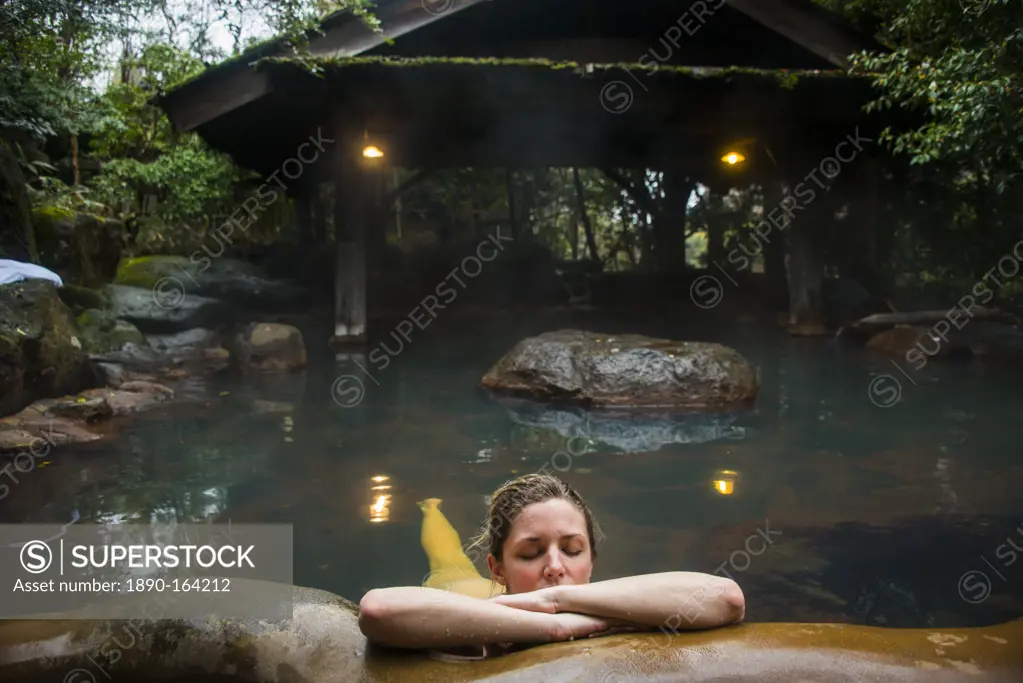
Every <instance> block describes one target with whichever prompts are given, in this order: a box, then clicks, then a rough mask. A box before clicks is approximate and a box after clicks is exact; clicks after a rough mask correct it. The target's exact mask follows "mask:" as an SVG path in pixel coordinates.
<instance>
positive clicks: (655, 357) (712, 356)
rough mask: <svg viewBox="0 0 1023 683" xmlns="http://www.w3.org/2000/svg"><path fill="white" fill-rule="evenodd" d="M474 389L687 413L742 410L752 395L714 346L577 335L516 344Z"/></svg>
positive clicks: (739, 367) (748, 374)
mask: <svg viewBox="0 0 1023 683" xmlns="http://www.w3.org/2000/svg"><path fill="white" fill-rule="evenodd" d="M481 384H482V386H483V387H484V388H486V389H489V390H491V391H493V392H495V393H499V394H508V395H513V396H520V397H528V398H531V399H536V400H552V401H564V402H569V403H573V404H579V405H586V406H593V407H604V406H620V407H630V408H634V407H639V408H680V409H689V410H728V409H731V408H740V407H745V406H749V405H752V403H753V402H754V401H755V400H756V397H757V388H758V387H757V373H756V368H754V367H753V365H752V364H750V362H749V361H747V360H746V359H745V358H743V357H742V356H741V355H740V354H739V353H738V352H737V351H735V350H733V349H730V348H728V347H726V346H722V345H720V344H714V343H706V342H680V341H672V340H668V339H654V338H650V337H644V336H641V335H636V334H625V335H607V334H602V333H598V332H586V331H582V330H559V331H556V332H546V333H544V334H541V335H539V336H536V337H530V338H528V339H524V340H523V341H521V342H519V343H518V344H516V345H515V347H514V348H513V349H512V350H511V351H509V352H508V353H507V354H506V355H505V356H504V357H503V358H502V359H501V360H499V361H498V362H497V363H496V364H495V365H494V366H493V367H492V368H491V369H490V370H489V371H488V372H487V374H486V375H484V377H483V380H482V382H481Z"/></svg>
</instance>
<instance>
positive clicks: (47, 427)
mask: <svg viewBox="0 0 1023 683" xmlns="http://www.w3.org/2000/svg"><path fill="white" fill-rule="evenodd" d="M173 397H174V391H173V390H171V389H170V388H168V387H165V386H163V385H162V384H157V383H155V382H146V381H141V380H135V379H133V380H132V381H127V382H124V383H122V384H120V386H119V387H118V388H117V389H110V388H98V389H86V390H85V391H82V392H81V393H79V394H74V395H68V396H61V397H59V398H48V399H42V400H39V401H36V402H34V403H33V404H32V405H30V406H28V407H27V408H25V409H24V410H22V411H21V412H19V413H17V414H15V415H9V416H7V417H5V418H2V419H0V452H4V453H10V452H14V451H25V450H31V451H32V452H33V453H35V452H36V451H37V450H38V449H39V447H40V446H41V445H42V446H45V447H47V448H49V447H50V446H59V445H63V444H71V443H88V442H90V441H96V440H98V439H101V438H103V437H102V435H100V434H96V433H94V432H92V431H90V429H89V425H91V424H94V423H97V422H99V421H102V420H104V419H107V418H111V417H119V416H124V415H131V414H133V413H137V412H139V411H141V410H146V409H149V408H153V407H155V406H157V405H159V404H161V403H164V402H165V401H167V400H169V399H171V398H173Z"/></svg>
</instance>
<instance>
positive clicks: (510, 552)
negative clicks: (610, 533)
mask: <svg viewBox="0 0 1023 683" xmlns="http://www.w3.org/2000/svg"><path fill="white" fill-rule="evenodd" d="M487 565H488V566H489V567H490V572H491V574H493V576H494V580H495V581H497V582H498V583H499V584H502V585H503V586H506V587H507V592H508V593H528V592H530V591H535V590H540V589H541V588H547V587H549V586H557V585H562V584H583V583H589V582H590V573H591V572H592V571H593V554H592V548H590V538H589V536H588V535H587V533H586V518H585V517H584V516H583V513H582V512H581V511H580V510H579V508H577V507H576V506H575V505H572V504H571V503H570V502H568V501H567V500H564V499H561V498H552V499H550V500H547V501H544V502H542V503H533V504H532V505H527V506H526V507H524V508H523V509H522V512H521V513H520V514H519V516H518V518H517V519H516V520H515V523H514V524H513V525H512V529H511V533H509V534H508V538H507V540H506V541H505V543H504V550H503V552H502V559H501V560H500V561H498V560H497V559H496V558H495V557H494V556H493V555H490V556H489V557H487Z"/></svg>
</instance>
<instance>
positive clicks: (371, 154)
mask: <svg viewBox="0 0 1023 683" xmlns="http://www.w3.org/2000/svg"><path fill="white" fill-rule="evenodd" d="M383 155H384V153H383V152H381V151H380V148H379V147H377V146H375V145H366V146H365V147H363V148H362V156H364V157H366V158H367V159H379V158H380V157H382V156H383Z"/></svg>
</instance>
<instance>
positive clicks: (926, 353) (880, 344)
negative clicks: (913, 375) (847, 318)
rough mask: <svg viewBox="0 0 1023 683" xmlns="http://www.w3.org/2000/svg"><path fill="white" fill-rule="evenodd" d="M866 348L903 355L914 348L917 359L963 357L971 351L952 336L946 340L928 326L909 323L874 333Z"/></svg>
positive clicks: (888, 353)
mask: <svg viewBox="0 0 1023 683" xmlns="http://www.w3.org/2000/svg"><path fill="white" fill-rule="evenodd" d="M867 348H868V349H870V350H871V351H876V352H878V353H884V354H887V355H890V356H903V357H906V356H907V354H909V353H910V352H911V351H913V350H914V349H916V352H915V353H914V354H913V355H914V357H918V360H924V359H930V358H936V359H941V358H953V357H964V356H969V355H971V353H972V352H971V350H970V347H969V346H967V345H964V344H961V343H959V342H958V341H956V339H955V338H954V337H951V336H950V337H949V339H948V340H947V341H946V340H944V339H942V338H941V337H939V336H938V335H937V334H936V333H935V332H934V330H932V329H930V328H926V327H920V326H910V325H899V326H897V327H893V328H892V329H890V330H885V331H884V332H879V333H877V334H875V335H874V336H872V337H871V338H870V339H869V340H867Z"/></svg>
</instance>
